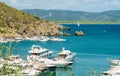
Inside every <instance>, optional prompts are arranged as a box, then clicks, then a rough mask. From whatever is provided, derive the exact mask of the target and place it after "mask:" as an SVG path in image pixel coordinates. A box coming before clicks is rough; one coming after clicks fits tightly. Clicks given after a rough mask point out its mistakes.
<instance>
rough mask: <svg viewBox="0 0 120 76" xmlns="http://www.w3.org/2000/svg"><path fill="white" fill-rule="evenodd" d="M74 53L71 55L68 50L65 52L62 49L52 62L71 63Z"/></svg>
mask: <svg viewBox="0 0 120 76" xmlns="http://www.w3.org/2000/svg"><path fill="white" fill-rule="evenodd" d="M75 55H76V53H72V52H71V51H70V50H65V48H64V47H63V48H62V51H61V52H60V53H58V56H57V57H56V58H54V60H66V61H73V60H74V57H75Z"/></svg>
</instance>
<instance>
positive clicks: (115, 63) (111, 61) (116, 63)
mask: <svg viewBox="0 0 120 76" xmlns="http://www.w3.org/2000/svg"><path fill="white" fill-rule="evenodd" d="M109 61H110V63H111V64H114V65H120V60H111V59H110V60H109Z"/></svg>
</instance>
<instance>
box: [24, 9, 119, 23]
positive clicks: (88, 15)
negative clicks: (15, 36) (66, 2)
mask: <svg viewBox="0 0 120 76" xmlns="http://www.w3.org/2000/svg"><path fill="white" fill-rule="evenodd" d="M22 11H24V12H27V13H29V14H32V15H35V16H37V17H41V18H43V19H45V20H51V21H90V22H120V14H119V13H120V10H111V11H104V12H85V11H71V10H44V9H24V10H22Z"/></svg>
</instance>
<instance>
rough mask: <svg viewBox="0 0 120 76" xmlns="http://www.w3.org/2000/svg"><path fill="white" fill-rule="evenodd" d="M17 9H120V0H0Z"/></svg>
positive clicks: (99, 10) (89, 10)
mask: <svg viewBox="0 0 120 76" xmlns="http://www.w3.org/2000/svg"><path fill="white" fill-rule="evenodd" d="M0 2H5V3H6V4H8V5H10V6H12V7H14V8H17V9H47V10H51V9H59V10H72V11H87V12H103V11H109V10H120V0H0Z"/></svg>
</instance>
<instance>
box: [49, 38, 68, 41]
mask: <svg viewBox="0 0 120 76" xmlns="http://www.w3.org/2000/svg"><path fill="white" fill-rule="evenodd" d="M50 40H51V41H66V39H62V38H56V37H51V38H50Z"/></svg>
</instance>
